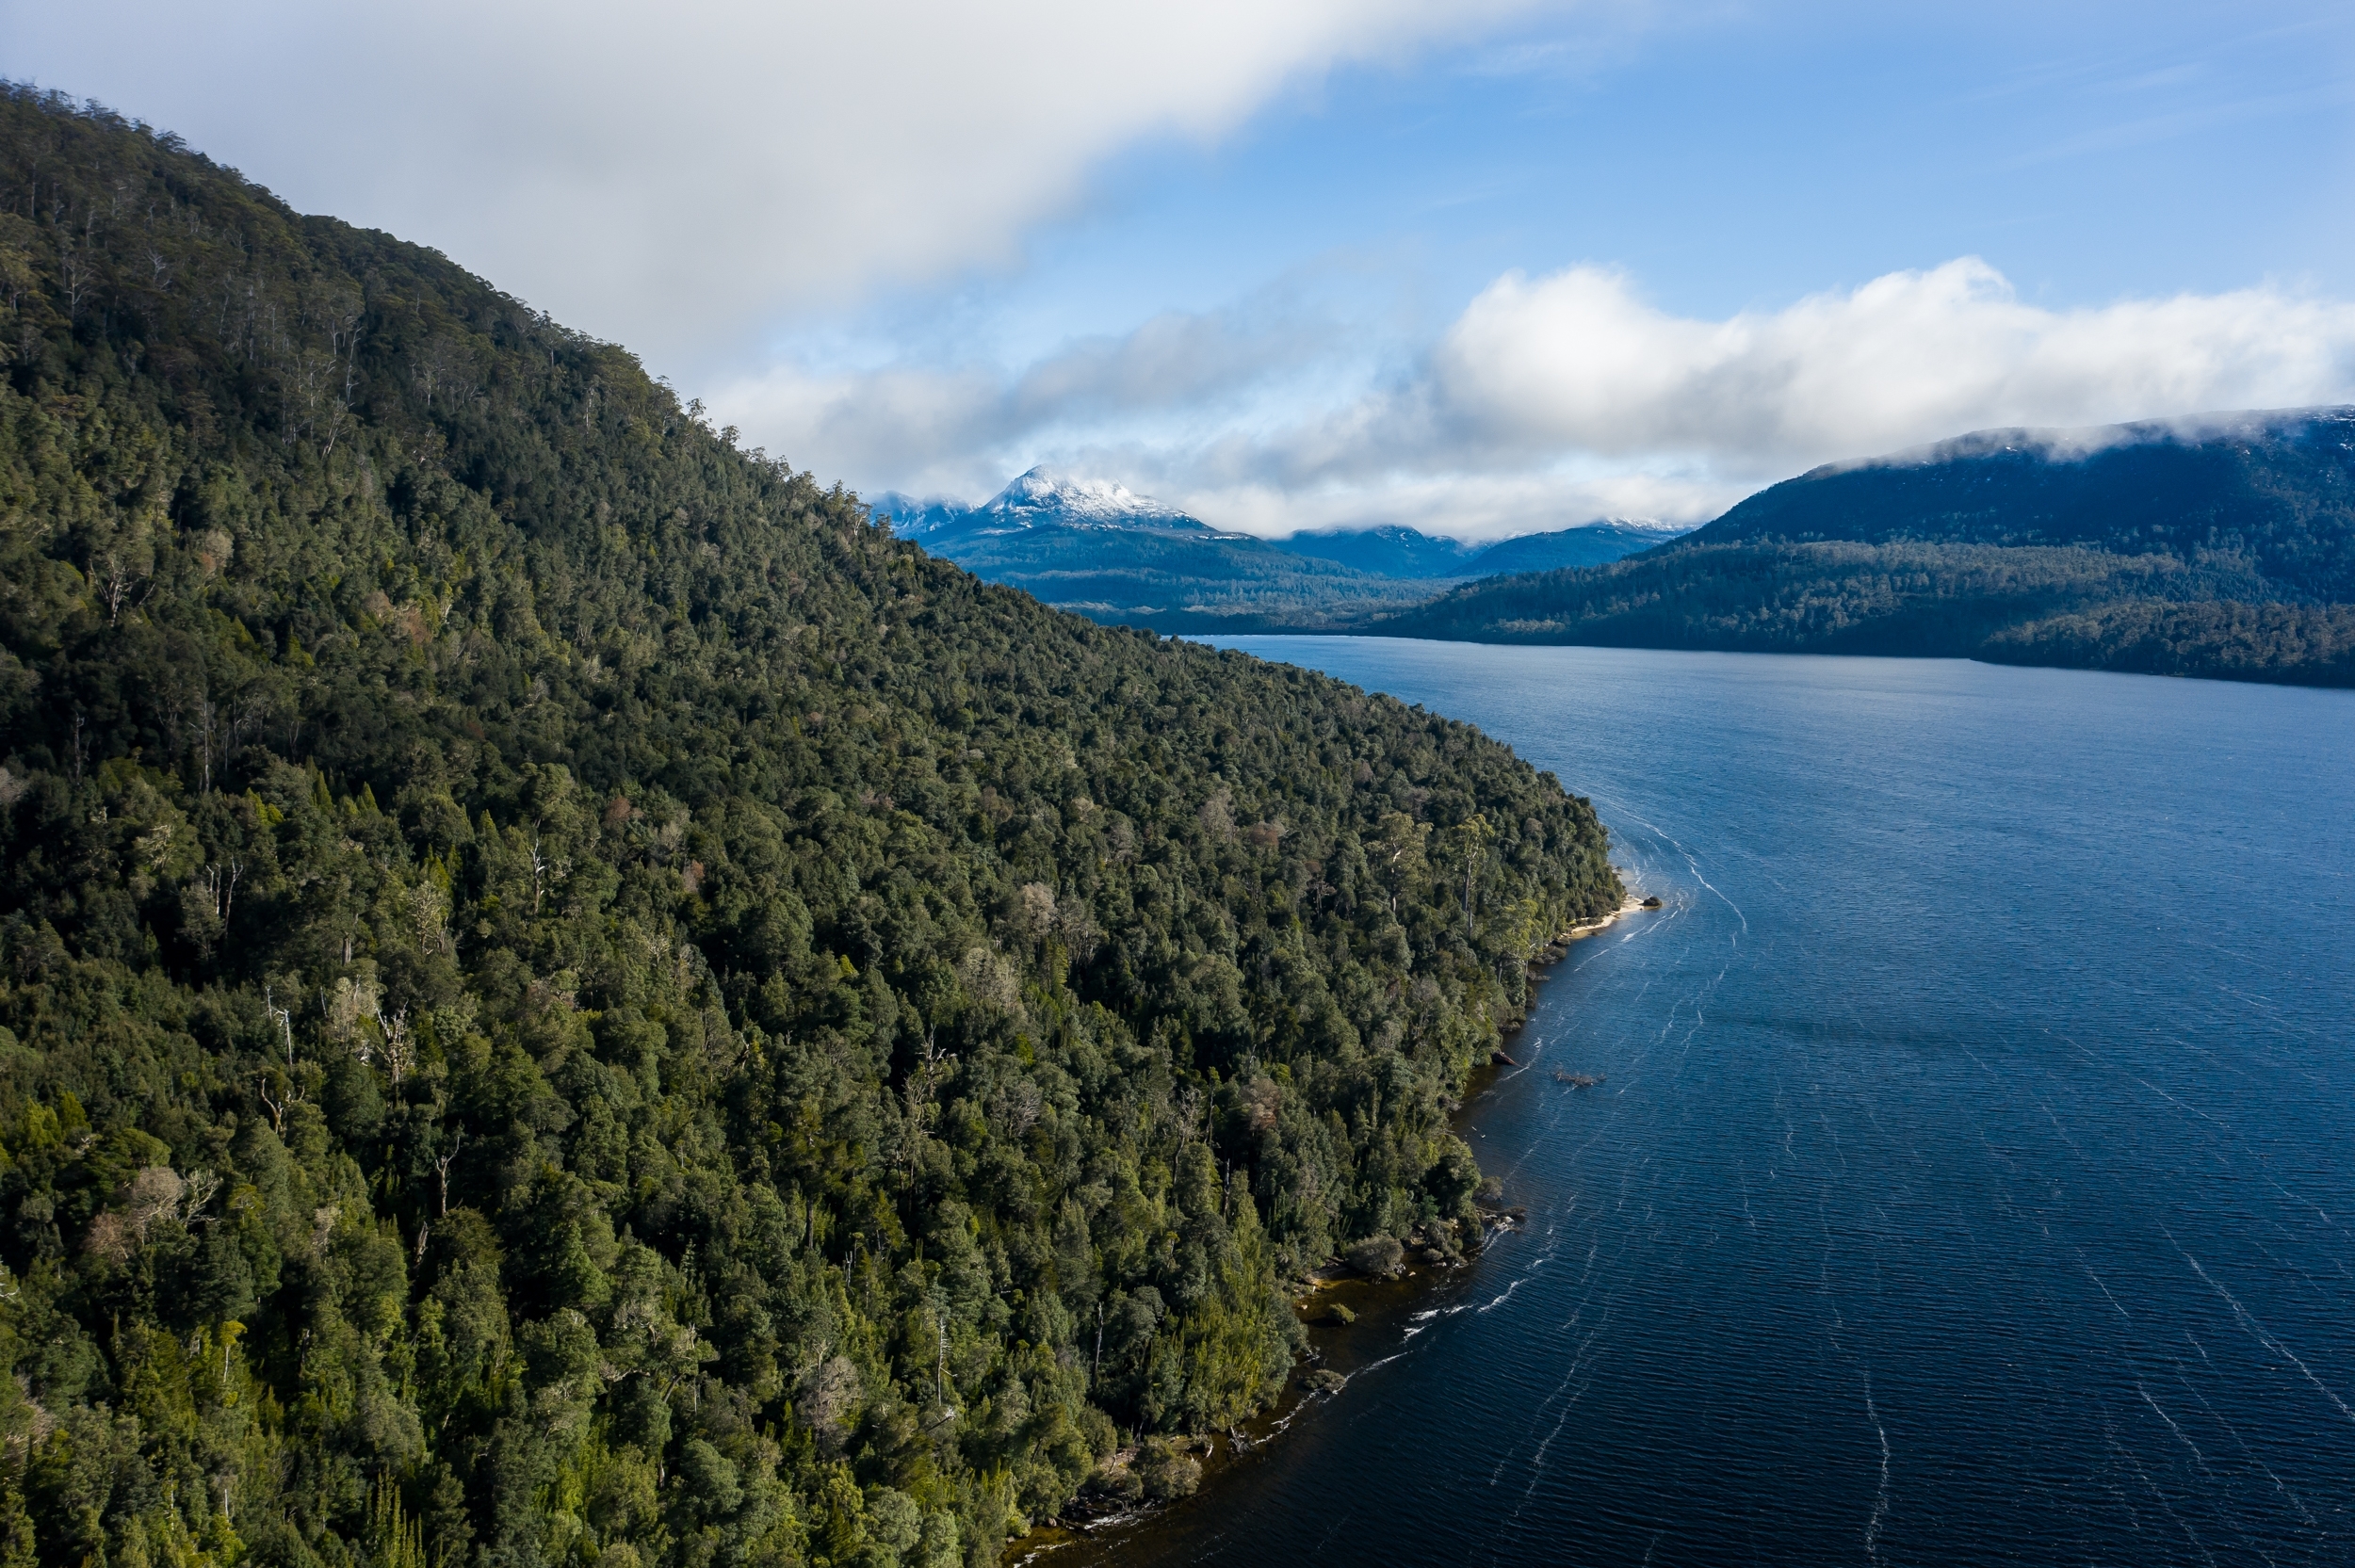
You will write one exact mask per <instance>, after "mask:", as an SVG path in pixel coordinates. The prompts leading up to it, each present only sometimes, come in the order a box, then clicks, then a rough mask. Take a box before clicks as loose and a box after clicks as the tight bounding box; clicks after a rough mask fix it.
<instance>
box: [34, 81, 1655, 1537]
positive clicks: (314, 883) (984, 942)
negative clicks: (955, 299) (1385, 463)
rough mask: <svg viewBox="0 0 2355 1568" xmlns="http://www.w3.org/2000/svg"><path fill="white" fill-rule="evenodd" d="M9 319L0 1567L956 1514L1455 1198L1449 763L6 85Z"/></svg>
mask: <svg viewBox="0 0 2355 1568" xmlns="http://www.w3.org/2000/svg"><path fill="white" fill-rule="evenodd" d="M0 352H4V353H5V358H6V367H5V375H4V376H0V768H4V769H5V770H0V1373H5V1375H0V1562H5V1563H6V1564H8V1568H18V1565H29V1564H41V1565H43V1568H101V1565H104V1568H162V1565H165V1564H171V1565H173V1568H194V1565H212V1564H219V1565H228V1564H235V1563H243V1562H254V1563H267V1564H275V1565H285V1568H313V1565H319V1568H343V1565H352V1568H424V1565H429V1564H430V1565H434V1568H443V1565H447V1568H459V1565H464V1564H473V1563H479V1564H483V1565H486V1568H488V1565H494V1564H496V1565H502V1568H504V1565H514V1568H536V1565H540V1564H557V1563H566V1564H578V1565H580V1568H590V1565H594V1568H657V1565H658V1564H660V1565H667V1564H678V1565H681V1568H689V1565H692V1568H704V1565H722V1564H725V1565H737V1564H755V1563H759V1564H768V1563H794V1562H810V1563H830V1564H850V1563H860V1564H868V1565H873V1568H889V1565H892V1564H895V1563H908V1564H917V1563H922V1564H927V1565H937V1564H945V1563H950V1562H957V1561H964V1562H970V1563H983V1562H987V1561H990V1560H994V1559H995V1557H996V1554H997V1552H998V1550H999V1544H1000V1543H1001V1541H1002V1540H1003V1538H1004V1537H1005V1535H1006V1534H1007V1533H1008V1532H1009V1531H1010V1530H1015V1529H1018V1528H1020V1526H1021V1524H1022V1522H1023V1521H1024V1520H1025V1519H1036V1518H1040V1517H1044V1516H1047V1515H1050V1514H1052V1513H1054V1512H1055V1511H1058V1510H1059V1509H1062V1508H1064V1507H1065V1506H1067V1504H1068V1501H1069V1499H1070V1498H1072V1496H1073V1495H1074V1494H1075V1493H1076V1492H1078V1491H1079V1490H1080V1489H1081V1488H1082V1487H1083V1486H1087V1487H1095V1488H1099V1489H1104V1490H1108V1491H1111V1492H1113V1493H1126V1492H1134V1491H1136V1490H1139V1489H1145V1490H1150V1491H1154V1492H1160V1493H1168V1492H1174V1491H1180V1490H1183V1489H1184V1487H1185V1486H1186V1485H1187V1484H1188V1482H1189V1466H1190V1463H1191V1462H1190V1461H1188V1460H1187V1459H1186V1458H1185V1457H1184V1455H1183V1453H1182V1452H1181V1451H1179V1450H1178V1447H1176V1446H1175V1445H1173V1444H1172V1443H1171V1442H1169V1441H1168V1439H1170V1438H1172V1437H1174V1436H1178V1435H1182V1434H1187V1433H1194V1432H1201V1431H1212V1430H1216V1429H1218V1428H1221V1427H1223V1426H1225V1425H1226V1424H1227V1423H1230V1422H1232V1421H1234V1420H1235V1419H1237V1418H1238V1417H1239V1416H1240V1415H1241V1414H1243V1413H1245V1412H1246V1411H1248V1410H1250V1409H1251V1408H1253V1407H1254V1406H1255V1405H1256V1404H1258V1403H1259V1402H1260V1401H1262V1400H1263V1399H1265V1398H1267V1397H1268V1395H1269V1394H1270V1392H1271V1391H1272V1390H1273V1389H1274V1388H1275V1387H1276V1386H1278V1385H1279V1383H1280V1382H1281V1380H1282V1379H1283V1378H1284V1376H1285V1375H1286V1371H1287V1368H1288V1366H1289V1362H1290V1357H1291V1347H1292V1344H1293V1342H1294V1340H1295V1338H1296V1335H1297V1332H1298V1331H1297V1329H1296V1326H1295V1323H1294V1319H1293V1318H1292V1317H1291V1314H1290V1312H1289V1311H1288V1309H1287V1303H1286V1301H1285V1300H1284V1297H1283V1295H1282V1294H1281V1288H1280V1287H1281V1285H1283V1283H1284V1282H1286V1281H1287V1280H1289V1279H1291V1278H1293V1277H1295V1276H1296V1275H1297V1274H1298V1273H1299V1272H1300V1271H1302V1270H1304V1269H1308V1268H1311V1267H1314V1266H1316V1265H1318V1264H1320V1263H1322V1262H1324V1260H1325V1259H1326V1258H1327V1257H1328V1256H1330V1255H1331V1254H1332V1253H1334V1252H1335V1251H1336V1250H1337V1249H1341V1248H1345V1247H1349V1246H1351V1245H1353V1244H1361V1243H1369V1242H1370V1243H1372V1248H1371V1255H1374V1256H1379V1255H1381V1253H1383V1252H1384V1251H1385V1247H1386V1242H1385V1238H1389V1240H1390V1241H1395V1240H1398V1239H1405V1238H1407V1237H1413V1238H1414V1239H1416V1240H1418V1241H1420V1242H1421V1243H1422V1244H1424V1245H1426V1246H1433V1247H1437V1248H1439V1249H1440V1250H1442V1251H1445V1250H1449V1249H1454V1248H1460V1247H1461V1246H1463V1245H1465V1244H1467V1243H1468V1242H1469V1241H1470V1238H1471V1236H1472V1235H1473V1226H1474V1224H1475V1223H1476V1221H1475V1220H1473V1216H1472V1209H1471V1201H1472V1198H1473V1195H1474V1191H1475V1188H1476V1187H1477V1185H1478V1183H1479V1181H1480V1175H1479V1172H1478V1170H1477V1168H1476V1166H1475V1165H1474V1163H1473V1161H1472V1158H1471V1156H1470V1151H1469V1150H1467V1149H1466V1148H1465V1147H1464V1145H1463V1144H1462V1143H1461V1141H1460V1140H1457V1139H1456V1138H1455V1137H1454V1136H1453V1134H1452V1133H1451V1132H1450V1131H1449V1128H1448V1123H1447V1120H1446V1113H1447V1111H1448V1109H1449V1108H1450V1107H1451V1105H1452V1103H1453V1096H1454V1095H1455V1094H1456V1093H1458V1092H1460V1091H1461V1089H1462V1086H1463V1082H1464V1079H1465V1076H1466V1075H1467V1073H1468V1072H1469V1070H1470V1066H1471V1065H1472V1063H1473V1062H1475V1061H1476V1060H1479V1059H1482V1058H1483V1056H1484V1055H1485V1053H1486V1051H1487V1050H1488V1049H1489V1048H1490V1047H1491V1046H1492V1044H1493V1043H1494V1042H1495V1040H1496V1038H1497V1035H1498V1031H1499V1030H1500V1028H1502V1027H1506V1026H1510V1025H1511V1024H1512V1023H1513V1022H1514V1021H1515V1020H1516V1019H1517V1018H1518V1017H1519V1014H1520V1011H1521V1010H1522V1009H1523V1008H1524V1006H1525V1004H1526V1001H1527V998H1528V992H1529V976H1528V971H1527V968H1526V964H1527V962H1529V961H1530V960H1531V959H1532V958H1533V957H1535V956H1540V955H1542V954H1543V953H1544V952H1545V951H1546V950H1547V944H1548V943H1549V942H1550V940H1551V938H1552V937H1553V935H1554V934H1555V933H1557V932H1559V931H1560V930H1561V929H1563V928H1564V927H1565V926H1566V925H1567V924H1568V923H1570V922H1572V921H1574V920H1576V919H1579V918H1581V917H1584V916H1589V915H1593V914H1595V913H1600V912H1601V911H1603V910H1605V909H1608V908H1610V907H1612V906H1614V905H1616V902H1617V901H1618V898H1619V897H1620V893H1619V889H1618V886H1617V883H1616V879H1615V878H1614V876H1613V874H1612V872H1611V870H1610V868H1609V865H1608V864H1607V862H1606V860H1605V858H1604V841H1603V837H1602V834H1601V832H1600V829H1599V827H1598V825H1597V823H1596V820H1595V817H1594V815H1593V813H1592V811H1591V810H1590V809H1589V807H1588V806H1587V804H1586V803H1585V802H1584V800H1577V799H1573V798H1571V797H1570V796H1568V795H1567V794H1566V793H1564V791H1563V790H1562V789H1561V787H1560V786H1559V785H1558V784H1556V782H1555V781H1554V780H1552V779H1551V777H1550V776H1547V775H1542V774H1539V773H1536V772H1535V771H1533V770H1532V769H1530V768H1528V767H1526V766H1525V765H1523V764H1522V763H1520V762H1519V761H1518V760H1517V759H1515V758H1514V757H1513V756H1512V755H1511V754H1510V753H1509V752H1506V751H1505V750H1504V749H1503V748H1502V747H1501V746H1498V745H1496V744H1494V743H1493V742H1490V741H1488V740H1486V739H1485V738H1484V737H1482V736H1479V735H1478V734H1476V733H1475V732H1473V731H1471V730H1470V729H1469V728H1467V727H1465V726H1463V725H1459V724H1454V723H1451V722H1448V721H1445V720H1443V719H1438V718H1437V717H1435V716H1432V715H1429V714H1425V713H1423V712H1421V711H1419V710H1415V709H1410V708H1407V707H1405V706H1404V705H1402V704H1400V703H1395V702H1393V701H1390V700H1388V699H1385V698H1380V697H1369V696H1367V695H1364V694H1362V693H1360V692H1357V691H1355V690H1353V689H1351V688H1348V687H1342V686H1340V685H1339V684H1337V683H1335V682H1332V681H1330V680H1327V679H1324V678H1323V677H1320V676H1316V675H1312V674H1309V673H1307V672H1304V671H1296V670H1287V669H1282V668H1276V667H1271V666H1267V665H1263V664H1259V663H1258V662H1256V661H1254V660H1251V659H1248V658H1246V657H1243V656H1242V655H1234V654H1225V653H1219V652H1215V651H1212V650H1210V649H1206V648H1202V647H1198V646H1192V645H1186V644H1179V643H1174V642H1170V641H1164V640H1160V639H1155V638H1154V637H1153V636H1151V635H1150V634H1149V633H1144V632H1137V631H1129V630H1122V629H1116V628H1106V627H1098V626H1095V625H1092V624H1089V623H1088V622H1084V621H1082V620H1080V619H1079V618H1077V617H1072V616H1065V615H1062V614H1059V613H1056V612H1053V611H1050V610H1048V609H1046V608H1044V607H1043V606H1040V605H1038V604H1037V603H1036V602H1035V601H1033V600H1031V599H1030V598H1028V597H1026V596H1024V595H1022V594H1019V593H1016V592H1015V591H1012V590H1005V589H1000V588H993V587H988V586H985V585H983V584H981V583H979V582H977V581H976V580H975V579H973V578H971V577H969V576H967V575H966V574H964V573H962V572H960V571H958V570H956V569H955V568H953V567H951V566H950V565H948V564H946V563H943V562H940V561H936V560H934V559H932V558H928V557H927V556H925V555H924V554H923V553H922V552H921V551H920V550H918V549H917V548H916V547H915V546H913V545H911V544H908V543H906V542H899V541H895V540H893V539H892V538H891V537H890V535H889V533H888V530H887V529H884V528H879V527H876V526H874V525H872V524H870V522H869V520H868V517H867V513H866V510H865V509H864V508H863V507H861V506H860V505H859V504H858V502H857V500H856V498H855V497H854V496H852V495H850V494H847V493H843V492H842V491H841V490H840V489H838V488H836V489H833V490H828V489H824V488H821V487H820V485H819V484H818V483H817V482H816V481H815V480H813V479H812V478H810V477H808V476H807V475H804V474H797V473H795V472H793V471H792V470H791V469H790V468H788V466H786V465H785V464H784V463H782V462H780V461H772V460H771V459H769V458H768V457H767V456H765V455H764V454H762V453H759V452H757V451H754V452H744V451H739V450H738V449H737V447H736V439H735V432H733V431H717V432H715V431H713V430H711V429H709V428H707V426H706V424H705V423H704V421H703V420H702V419H701V417H700V414H701V411H700V409H699V408H697V407H696V406H695V405H693V404H689V405H688V406H686V407H684V408H682V407H681V406H680V405H679V403H678V401H677V400H676V399H675V398H674V396H672V395H671V394H670V392H669V391H668V390H667V389H666V388H664V387H663V386H661V385H659V384H658V383H656V382H654V381H651V380H649V379H648V378H647V377H646V376H645V374H644V373H643V372H642V370H641V368H640V367H639V365H638V364H637V363H636V362H635V361H634V360H633V359H631V358H630V357H629V356H628V355H627V354H625V353H624V352H623V351H621V350H620V349H617V348H611V347H609V346H606V345H602V344H599V343H596V342H593V341H590V340H588V339H585V338H583V337H580V336H578V335H577V334H575V333H572V332H569V331H565V330H563V329H562V328H560V327H559V326H557V325H556V324H555V323H553V322H551V321H549V320H547V319H546V318H545V317H544V316H543V315H538V314H536V313H534V312H532V311H531V310H529V309H528V308H527V307H525V306H524V305H522V304H521V303H519V302H518V301H516V300H514V299H510V298H507V297H505V296H502V295H500V294H499V293H497V292H496V291H495V290H494V289H493V288H491V287H490V286H488V285H487V284H485V283H481V282H479V281H478V280H476V279H473V278H471V277H468V276H467V275H465V274H464V273H463V272H462V271H461V270H460V269H458V268H456V267H452V266H451V265H449V264H448V263H447V262H446V261H445V260H443V259H442V258H441V257H439V256H437V255H435V254H433V253H431V252H430V251H423V250H420V249H418V248H415V247H414V246H409V245H404V244H402V243H399V242H398V241H396V240H394V239H391V238H389V237H387V236H385V235H382V234H371V233H364V232H361V231H357V230H354V229H351V228H349V227H348V226H346V225H343V224H341V223H337V222H334V221H333V220H330V219H325V218H303V217H299V216H297V215H295V214H293V213H291V212H290V211H289V210H287V209H286V208H285V207H284V205H283V204H282V203H280V202H277V201H275V200H274V199H272V198H271V197H269V196H268V194H267V193H266V192H265V191H263V190H261V189H260V188H258V187H257V186H253V185H252V184H249V183H248V182H246V181H245V180H244V179H242V178H241V177H240V176H238V175H236V174H235V173H233V172H231V171H229V170H222V169H220V168H218V167H216V166H214V165H212V164H211V163H209V162H207V161H206V160H204V159H203V158H202V157H201V156H198V155H196V154H192V153H190V152H188V151H187V149H185V148H184V147H182V146H181V145H180V144H179V143H178V142H177V141H176V139H174V138H172V137H166V136H159V135H157V134H156V133H154V132H153V131H151V130H149V129H147V128H145V127H141V126H138V125H136V124H132V123H127V122H125V121H122V120H121V119H119V118H117V117H115V116H113V115H111V114H109V113H107V112H106V111H103V110H99V109H96V108H94V107H87V106H86V107H82V108H76V107H74V106H73V105H70V104H68V103H66V102H64V101H63V100H60V99H57V98H55V97H45V96H42V95H40V94H37V93H35V92H33V91H32V90H30V89H8V91H6V93H5V94H0ZM1140 1446H1141V1447H1140Z"/></svg>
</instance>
